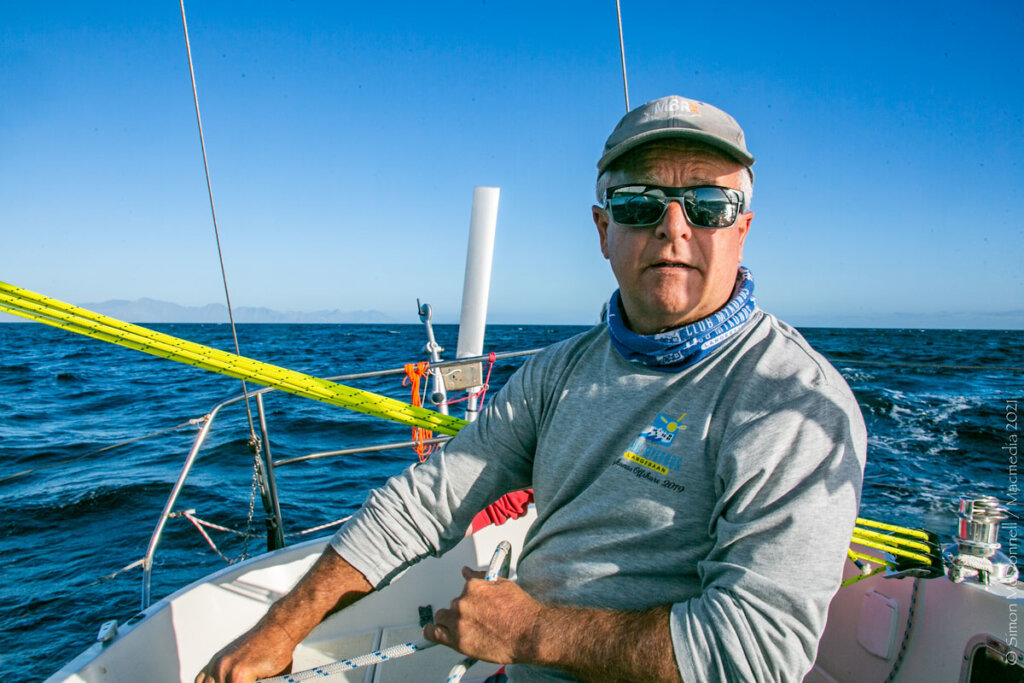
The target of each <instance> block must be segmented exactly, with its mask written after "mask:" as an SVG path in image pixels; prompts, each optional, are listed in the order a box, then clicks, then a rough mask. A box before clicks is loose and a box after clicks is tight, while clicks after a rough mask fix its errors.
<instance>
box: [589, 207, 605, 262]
mask: <svg viewBox="0 0 1024 683" xmlns="http://www.w3.org/2000/svg"><path fill="white" fill-rule="evenodd" d="M591 213H592V214H593V215H594V225H595V226H597V235H598V237H599V238H600V239H601V255H602V256H604V257H605V258H608V212H607V211H605V210H604V209H602V208H601V207H600V206H597V205H596V204H595V205H594V206H593V207H592V208H591Z"/></svg>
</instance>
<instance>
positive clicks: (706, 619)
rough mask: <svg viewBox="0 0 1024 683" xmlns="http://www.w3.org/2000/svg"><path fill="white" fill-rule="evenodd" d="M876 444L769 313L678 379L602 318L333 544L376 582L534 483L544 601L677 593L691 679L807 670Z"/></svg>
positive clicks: (518, 377) (628, 605)
mask: <svg viewBox="0 0 1024 683" xmlns="http://www.w3.org/2000/svg"><path fill="white" fill-rule="evenodd" d="M865 450H866V435H865V429H864V423H863V419H862V417H861V414H860V410H859V408H858V406H857V403H856V401H855V399H854V397H853V395H852V393H851V392H850V389H849V387H848V386H847V385H846V382H845V381H844V380H843V378H842V377H841V376H840V375H839V373H838V372H836V370H835V369H834V368H832V366H831V365H829V364H828V362H827V361H825V360H824V359H823V358H822V357H821V356H820V355H819V354H817V353H816V352H815V351H814V350H813V349H811V348H810V346H809V345H808V344H807V342H806V341H805V340H804V339H803V337H801V336H800V334H799V333H798V332H796V331H795V330H794V329H792V328H791V327H789V326H787V325H786V324H784V323H782V322H780V321H778V320H777V319H775V318H774V317H773V316H771V315H768V314H766V313H763V312H757V313H755V315H754V318H753V319H752V320H751V321H750V322H749V323H748V324H747V325H745V326H744V330H743V332H741V333H740V334H738V335H736V337H734V338H733V339H731V340H729V341H728V342H726V343H725V344H723V345H722V347H721V348H719V349H718V350H716V351H715V352H714V353H713V354H711V356H709V357H708V358H705V359H704V360H702V361H700V362H699V363H697V364H696V365H694V366H692V367H690V368H687V369H685V370H683V371H682V372H678V373H663V372H657V371H653V370H649V369H647V368H645V367H643V366H640V365H636V364H634V363H631V362H628V361H626V360H624V359H623V358H622V356H621V355H619V353H618V352H617V351H615V349H614V348H613V347H612V346H611V343H610V341H609V339H608V332H607V329H606V328H605V327H604V326H597V327H595V328H594V329H592V330H590V331H588V332H586V333H584V334H582V335H579V336H577V337H574V338H572V339H569V340H566V341H564V342H561V343H559V344H555V345H554V346H552V347H550V348H548V349H546V350H544V351H543V352H541V353H540V354H538V355H537V356H535V357H534V358H532V359H530V360H529V361H528V362H527V363H526V364H524V366H523V367H522V368H521V369H520V370H519V371H518V372H517V373H515V375H513V377H512V378H511V379H510V380H509V382H508V384H506V386H505V387H504V388H503V389H502V390H501V391H500V392H499V393H498V394H497V395H496V396H495V397H494V398H493V400H492V401H491V402H490V403H489V405H488V406H487V408H486V409H485V410H484V412H483V414H482V415H481V417H480V419H479V420H478V421H477V422H475V423H473V424H472V425H470V426H468V427H466V428H465V429H463V430H462V431H461V432H460V433H459V435H458V436H457V437H456V438H455V439H453V440H452V441H451V442H449V443H448V444H447V446H446V447H445V448H444V449H443V450H442V451H441V452H439V453H437V454H435V455H434V456H432V457H431V458H430V460H428V461H427V462H426V463H424V464H418V465H414V466H412V467H410V468H409V469H407V470H406V471H405V472H403V473H402V474H400V475H398V476H396V477H393V478H392V479H391V480H389V481H388V482H387V484H386V485H385V486H384V487H382V488H381V489H378V490H376V491H372V492H371V493H370V495H369V497H368V498H367V500H366V502H365V503H364V505H363V507H362V509H361V510H360V511H359V512H358V513H357V514H356V515H355V516H354V517H353V518H352V520H351V521H350V522H349V523H348V524H347V525H346V526H345V527H343V528H342V529H341V530H340V531H339V532H338V534H337V535H336V536H335V537H334V539H333V541H332V545H333V547H334V548H335V549H336V550H337V551H338V553H339V554H340V555H341V556H342V557H344V558H345V559H346V560H348V561H349V562H350V563H352V564H353V565H354V566H355V567H356V568H357V569H358V570H359V571H361V572H362V573H363V574H364V575H365V576H366V578H367V579H368V580H369V581H370V582H371V583H373V584H374V585H375V586H380V585H383V584H386V583H387V582H388V581H390V579H391V578H392V577H393V576H394V575H395V574H396V573H398V572H399V571H401V570H402V569H404V568H405V567H407V566H408V565H410V564H412V563H415V562H417V561H418V560H419V559H421V558H422V557H424V556H426V555H438V554H441V553H444V552H445V551H446V550H448V549H450V548H451V547H453V546H454V545H455V544H456V543H457V542H458V541H459V540H460V539H461V538H462V537H463V534H464V532H465V530H466V528H467V527H468V525H469V523H470V520H471V519H472V517H473V516H474V515H475V514H476V513H477V512H479V511H480V510H481V509H483V508H484V507H485V506H487V505H488V504H489V503H491V502H492V501H493V500H495V499H496V498H498V497H499V496H500V495H502V494H504V493H506V492H508V491H513V490H517V489H522V488H526V487H530V486H532V487H533V489H534V496H535V501H536V506H537V513H538V519H537V521H536V523H534V524H533V526H532V527H531V528H530V531H529V532H528V534H527V537H526V543H525V546H524V548H523V551H522V554H521V556H520V558H519V561H518V570H517V571H518V582H519V584H520V586H522V587H523V588H524V589H525V590H526V592H527V593H529V594H530V595H531V596H533V597H534V598H536V599H538V600H541V601H544V602H546V603H550V604H560V605H574V606H579V607H588V606H593V607H601V608H606V609H620V610H643V609H648V608H651V607H654V606H658V605H669V604H670V605H672V610H671V620H670V627H671V634H672V641H673V647H674V655H675V660H676V663H677V665H678V667H679V672H680V674H681V675H682V678H683V680H684V681H687V682H688V683H693V682H703V681H776V680H778V681H799V680H801V679H802V677H803V675H804V673H806V671H807V670H808V669H809V668H810V666H811V664H812V662H813V661H814V656H815V652H816V649H817V642H818V638H819V637H820V635H821V631H822V629H823V628H824V625H825V616H826V611H827V609H828V604H829V601H830V599H831V597H832V595H833V594H834V593H835V591H836V589H837V588H838V586H839V582H840V579H841V575H842V565H843V562H844V560H845V550H846V548H847V547H848V545H849V541H850V534H851V531H852V529H853V525H854V521H855V518H856V515H857V510H858V506H859V502H860V501H859V499H860V488H861V480H862V475H863V468H864V458H865ZM666 654H667V653H652V656H666ZM509 673H510V676H511V678H512V680H513V681H516V682H517V683H518V682H519V681H528V682H529V681H563V680H574V679H573V678H571V677H570V676H568V675H567V674H565V673H562V672H558V671H553V670H549V669H541V668H538V667H533V666H526V665H514V666H510V667H509Z"/></svg>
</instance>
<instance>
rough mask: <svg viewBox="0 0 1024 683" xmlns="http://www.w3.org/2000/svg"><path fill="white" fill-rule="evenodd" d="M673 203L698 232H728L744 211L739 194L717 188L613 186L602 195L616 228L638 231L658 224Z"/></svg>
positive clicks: (706, 186)
mask: <svg viewBox="0 0 1024 683" xmlns="http://www.w3.org/2000/svg"><path fill="white" fill-rule="evenodd" d="M673 201H678V202H679V203H680V204H682V206H683V213H685V214H686V220H688V221H689V222H690V224H691V225H693V226H694V227H697V228H731V227H732V226H733V225H734V224H735V223H736V219H737V218H739V215H740V213H742V210H743V209H744V208H745V207H744V197H743V193H742V192H740V191H739V190H734V189H732V188H730V187H718V186H716V185H701V186H698V187H662V186H661V185H616V186H615V187H609V188H608V191H607V192H606V193H605V203H604V208H605V210H607V211H608V212H609V213H610V214H611V216H612V220H614V221H615V222H616V223H618V224H619V225H625V226H629V227H633V228H640V227H644V226H650V225H657V224H658V223H660V222H661V219H662V218H664V216H665V212H666V211H668V205H669V204H670V203H671V202H673Z"/></svg>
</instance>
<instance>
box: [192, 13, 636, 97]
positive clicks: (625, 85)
mask: <svg viewBox="0 0 1024 683" xmlns="http://www.w3.org/2000/svg"><path fill="white" fill-rule="evenodd" d="M182 2H184V0H182ZM615 14H616V15H618V18H619V56H620V57H621V58H622V91H623V93H625V95H626V112H627V113H629V84H628V83H627V82H626V43H625V41H623V39H622V6H621V5H620V4H619V0H615Z"/></svg>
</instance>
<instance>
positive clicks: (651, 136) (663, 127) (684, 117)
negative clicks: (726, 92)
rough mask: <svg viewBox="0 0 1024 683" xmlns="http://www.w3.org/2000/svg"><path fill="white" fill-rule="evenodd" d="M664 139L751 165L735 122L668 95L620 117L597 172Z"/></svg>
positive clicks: (716, 110) (715, 110)
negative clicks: (688, 142) (701, 147)
mask: <svg viewBox="0 0 1024 683" xmlns="http://www.w3.org/2000/svg"><path fill="white" fill-rule="evenodd" d="M665 138H683V139H687V140H698V141H700V142H704V143H707V144H709V145H711V146H712V147H716V148H718V149H720V150H722V151H723V152H725V153H726V154H728V155H729V156H731V157H732V158H734V159H736V161H738V162H740V163H741V164H743V165H744V166H746V167H747V168H748V169H749V168H750V167H751V166H753V165H754V157H753V156H751V155H750V152H748V151H747V143H746V141H745V140H744V138H743V129H742V128H740V125H739V124H738V123H736V119H734V118H733V117H731V116H729V115H728V114H726V113H725V112H724V111H722V110H721V109H719V108H718V107H714V106H712V105H710V104H707V103H705V102H699V101H697V100H691V99H688V98H686V97H680V96H679V95H669V96H668V97H662V98H660V99H657V100H651V101H650V102H648V103H647V104H644V105H642V106H639V107H637V108H636V109H634V110H633V111H631V112H629V113H628V114H626V115H625V116H623V117H622V120H621V121H619V125H617V126H615V130H613V131H612V134H611V135H610V136H609V137H608V141H607V142H605V143H604V154H602V155H601V160H600V161H598V162H597V169H598V171H599V172H604V170H605V169H606V168H608V166H609V164H611V163H612V162H613V161H615V160H616V159H618V158H619V157H620V156H622V155H623V154H625V153H626V152H628V151H629V150H631V149H634V148H635V147H639V146H640V145H642V144H644V143H647V142H650V141H652V140H661V139H665Z"/></svg>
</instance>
